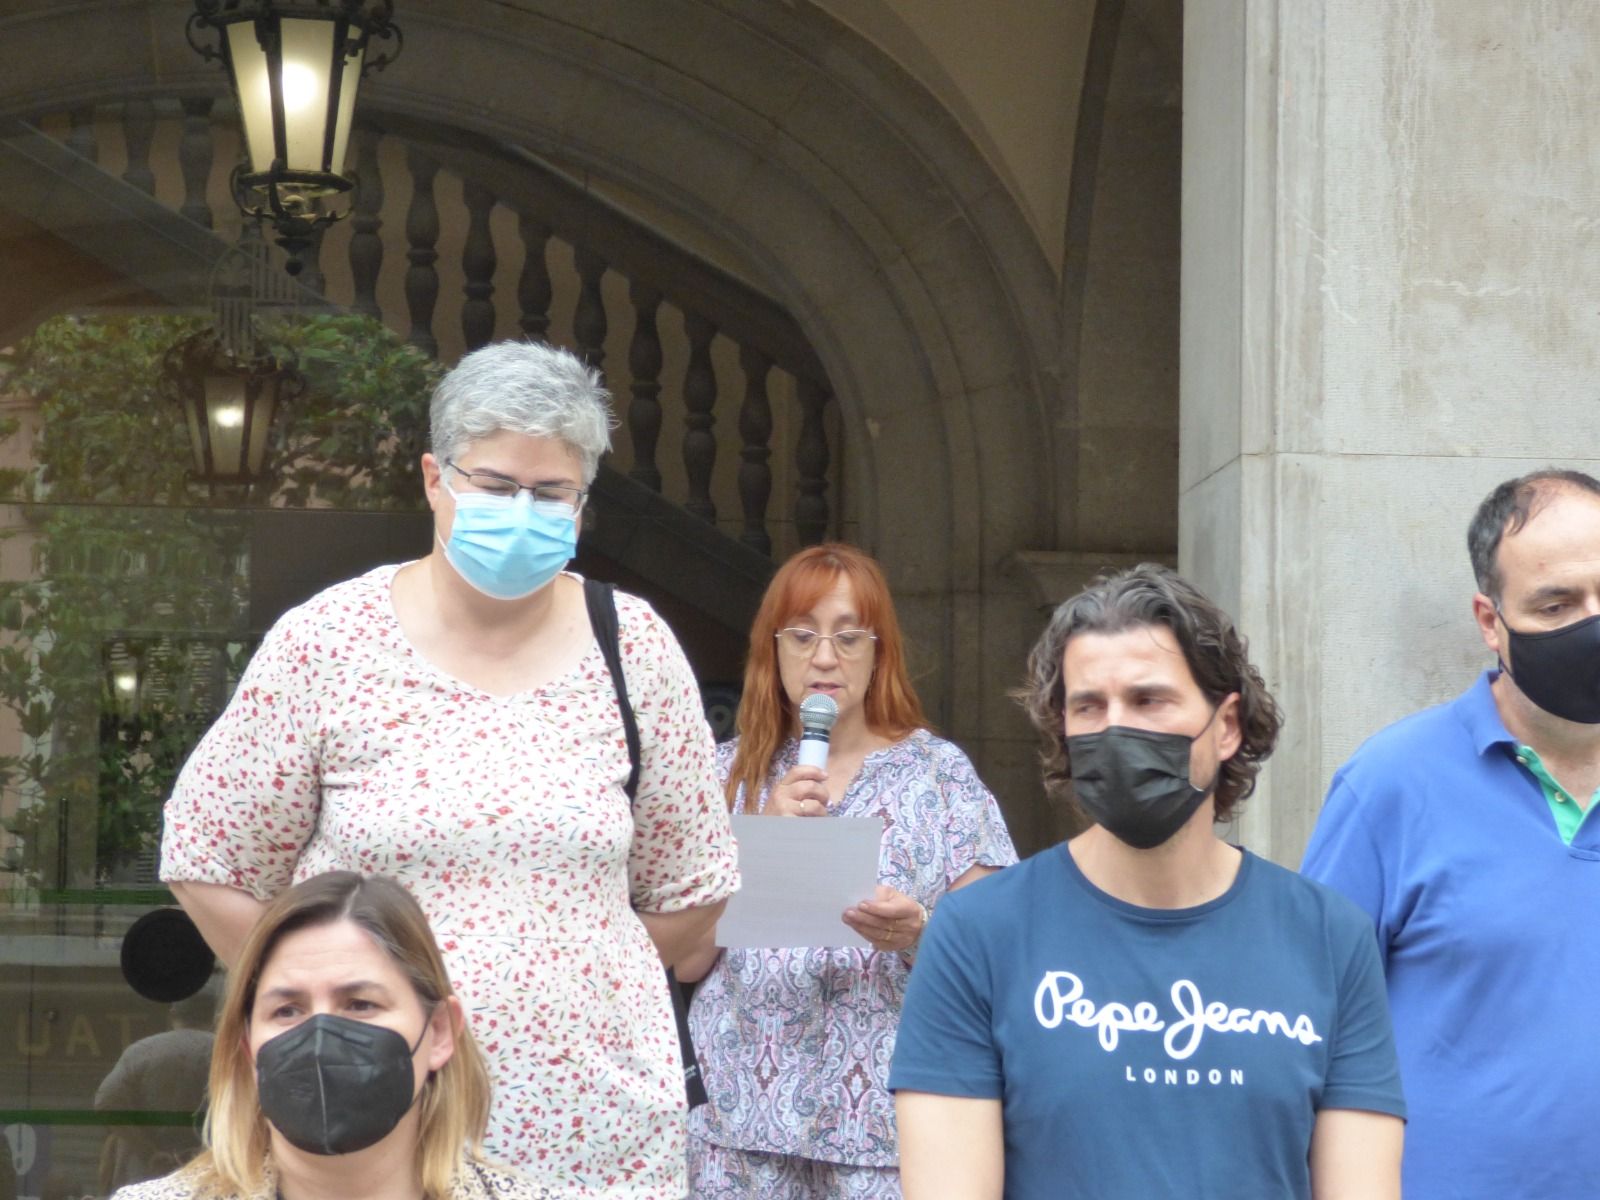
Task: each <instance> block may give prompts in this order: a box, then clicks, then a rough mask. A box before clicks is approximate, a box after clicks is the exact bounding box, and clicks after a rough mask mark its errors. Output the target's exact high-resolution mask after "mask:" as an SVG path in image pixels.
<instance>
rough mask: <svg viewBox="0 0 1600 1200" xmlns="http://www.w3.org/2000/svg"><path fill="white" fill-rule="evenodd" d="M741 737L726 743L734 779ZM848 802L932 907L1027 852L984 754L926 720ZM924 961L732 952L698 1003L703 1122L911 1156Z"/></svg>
mask: <svg viewBox="0 0 1600 1200" xmlns="http://www.w3.org/2000/svg"><path fill="white" fill-rule="evenodd" d="M736 745H737V743H736V742H729V743H726V744H724V745H722V746H720V747H718V751H717V763H718V767H719V770H720V772H721V774H722V775H723V776H724V778H726V775H727V772H728V769H729V767H730V765H731V764H732V761H733V752H734V748H735V746H736ZM795 755H796V746H795V743H794V742H793V741H791V742H789V743H788V744H786V745H785V746H783V747H782V748H781V749H780V750H779V752H778V754H777V756H776V761H775V762H774V765H773V774H772V779H773V780H774V781H775V780H777V779H781V778H782V777H783V776H784V775H785V774H786V773H787V772H788V771H789V770H790V768H792V767H793V766H794V764H795ZM769 787H770V784H769ZM768 794H769V792H768V791H766V790H764V791H763V792H762V794H761V797H760V800H759V804H760V806H761V807H765V806H766V802H767V797H768ZM740 804H741V806H742V804H743V798H742V793H741V799H740ZM835 815H837V816H842V817H871V816H881V817H883V819H884V825H885V829H884V835H883V844H882V848H881V850H880V851H879V858H878V880H879V882H881V883H886V884H888V885H889V886H890V887H893V888H896V889H898V890H899V891H901V892H904V893H905V894H906V895H908V896H910V897H912V898H913V899H915V900H918V901H920V902H921V903H923V904H925V905H927V906H929V907H930V908H931V907H932V906H933V905H934V903H935V902H936V901H937V900H938V899H939V897H940V896H942V895H943V894H944V893H945V892H946V891H947V890H948V889H949V887H950V885H951V884H952V883H954V882H955V881H956V880H957V879H959V878H960V877H961V876H962V875H963V874H965V873H966V871H967V870H968V869H970V868H971V867H974V866H979V865H982V866H990V867H1003V866H1008V865H1009V864H1011V863H1014V862H1016V861H1017V853H1016V851H1015V850H1014V849H1013V848H1012V845H1011V837H1010V835H1009V834H1008V833H1007V832H1006V827H1005V821H1004V819H1003V818H1002V817H1001V815H1000V809H999V806H998V805H997V804H996V803H995V799H994V797H993V796H992V795H990V793H989V789H988V788H986V787H984V785H983V783H982V781H981V780H979V778H978V776H977V772H975V771H974V770H973V768H972V763H971V762H969V761H968V760H967V756H966V755H965V754H963V753H962V752H961V751H960V750H959V749H957V748H956V747H955V746H954V745H952V744H951V743H949V742H947V741H945V740H943V739H942V738H938V737H935V736H934V735H933V734H931V733H928V732H927V731H926V730H918V731H917V732H915V733H912V734H911V735H910V736H909V737H906V738H904V739H903V740H901V741H899V742H896V743H895V744H894V745H892V746H887V747H885V748H884V749H882V750H879V751H876V752H874V753H872V754H869V755H868V756H867V758H866V760H865V761H864V762H863V763H862V765H861V770H860V771H859V772H858V773H857V775H856V778H855V780H854V781H853V782H852V783H851V784H850V787H849V790H848V791H846V793H845V795H844V799H843V800H842V802H841V803H840V805H839V807H838V808H837V810H836V813H835ZM809 819H812V820H826V819H827V818H809ZM862 899H867V897H865V896H864V897H862ZM911 970H912V966H911V963H910V962H909V961H908V960H907V959H906V957H905V956H903V955H901V954H898V953H893V954H885V953H879V952H877V951H872V950H855V949H807V950H800V949H794V950H728V951H725V952H724V953H723V954H722V957H721V958H719V959H718V960H717V963H716V965H715V966H714V967H713V968H712V969H711V972H710V973H709V974H708V975H707V976H706V978H705V980H704V981H703V982H702V983H701V984H700V987H699V989H698V990H697V991H696V992H695V996H694V1002H693V1005H692V1006H691V1008H690V1011H689V1028H690V1031H691V1034H692V1036H693V1039H694V1043H695V1047H696V1049H697V1051H698V1053H699V1057H700V1067H701V1070H702V1071H703V1072H704V1075H705V1082H706V1089H707V1091H708V1093H709V1094H710V1097H711V1102H710V1103H709V1104H706V1105H702V1106H701V1107H699V1108H697V1109H695V1110H694V1112H693V1113H692V1114H691V1115H690V1118H689V1122H690V1129H691V1131H692V1132H693V1133H694V1134H695V1135H696V1136H697V1137H701V1138H704V1139H705V1140H707V1141H709V1142H712V1143H714V1144H716V1145H719V1146H726V1147H730V1148H732V1149H739V1150H757V1151H763V1152H766V1153H773V1154H792V1155H798V1156H800V1157H803V1158H811V1159H818V1160H821V1161H824V1162H836V1163H847V1164H851V1165H855V1166H874V1167H893V1166H896V1165H898V1161H899V1158H898V1146H897V1142H896V1139H895V1127H894V1097H893V1096H891V1095H890V1094H889V1091H888V1088H887V1086H886V1084H887V1083H888V1079H889V1060H890V1058H891V1057H892V1056H893V1054H894V1038H895V1028H896V1026H897V1025H898V1024H899V1020H900V1004H901V1001H902V1000H903V999H904V997H905V989H906V983H907V981H908V979H909V975H910V971H911Z"/></svg>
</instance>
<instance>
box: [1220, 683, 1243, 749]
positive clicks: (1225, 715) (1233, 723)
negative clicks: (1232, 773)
mask: <svg viewBox="0 0 1600 1200" xmlns="http://www.w3.org/2000/svg"><path fill="white" fill-rule="evenodd" d="M1242 704H1243V701H1242V700H1241V699H1240V696H1239V693H1238V692H1229V693H1228V694H1227V695H1226V696H1224V697H1223V698H1222V703H1221V704H1219V705H1217V727H1218V729H1220V730H1221V736H1220V737H1219V739H1218V741H1217V758H1218V760H1219V761H1220V762H1227V761H1228V760H1229V759H1230V758H1232V757H1233V756H1234V755H1235V754H1237V753H1239V747H1240V746H1242V745H1244V729H1243V728H1242V727H1241V725H1240V714H1241V705H1242Z"/></svg>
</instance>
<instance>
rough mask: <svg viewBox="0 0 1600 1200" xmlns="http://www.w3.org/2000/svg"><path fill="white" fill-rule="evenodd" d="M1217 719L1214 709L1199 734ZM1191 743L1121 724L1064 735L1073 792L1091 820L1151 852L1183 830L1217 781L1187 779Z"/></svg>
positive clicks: (1176, 735) (1177, 735) (1179, 736)
mask: <svg viewBox="0 0 1600 1200" xmlns="http://www.w3.org/2000/svg"><path fill="white" fill-rule="evenodd" d="M1216 717H1217V712H1216V710H1213V712H1212V714H1211V720H1208V721H1207V722H1206V723H1205V725H1204V726H1202V727H1201V730H1200V733H1204V732H1205V731H1206V729H1209V728H1210V727H1211V721H1214V720H1216ZM1199 736H1200V734H1196V735H1195V737H1199ZM1194 741H1195V738H1194V737H1187V736H1185V735H1184V734H1181V733H1157V732H1155V731H1154V730H1150V729H1130V728H1128V727H1127V726H1125V725H1113V726H1111V727H1110V728H1109V729H1104V730H1102V731H1100V732H1099V733H1080V734H1075V735H1074V736H1072V737H1069V738H1068V739H1067V760H1068V762H1070V763H1071V764H1072V792H1073V795H1074V796H1076V797H1077V800H1078V803H1079V804H1081V805H1082V806H1083V810H1084V812H1086V813H1088V815H1089V817H1090V818H1091V819H1092V820H1093V821H1094V823H1095V824H1097V825H1103V826H1104V827H1105V828H1106V831H1107V832H1108V833H1111V834H1113V835H1115V836H1116V837H1117V838H1118V839H1119V840H1121V841H1123V842H1126V843H1127V844H1128V845H1130V846H1132V847H1134V848H1135V849H1136V850H1152V849H1154V848H1155V847H1157V846H1159V845H1161V843H1163V842H1165V841H1166V840H1167V839H1168V838H1170V837H1172V835H1173V834H1175V833H1177V832H1178V830H1180V829H1182V828H1183V827H1184V825H1185V824H1186V823H1187V822H1188V820H1189V818H1190V817H1192V816H1194V811H1195V809H1197V808H1199V807H1200V805H1201V804H1202V803H1204V801H1205V798H1206V797H1207V796H1209V795H1210V794H1211V791H1212V788H1215V787H1216V785H1217V784H1216V780H1215V779H1213V780H1212V781H1211V786H1210V787H1204V788H1197V787H1195V786H1194V785H1193V784H1191V783H1190V782H1189V748H1190V747H1191V746H1193V745H1194ZM1218 770H1219V774H1220V768H1219V769H1218Z"/></svg>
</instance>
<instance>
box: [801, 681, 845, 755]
mask: <svg viewBox="0 0 1600 1200" xmlns="http://www.w3.org/2000/svg"><path fill="white" fill-rule="evenodd" d="M838 719H839V706H838V705H837V704H836V703H834V699H833V697H832V696H825V695H823V694H822V693H821V692H813V693H812V694H811V695H809V696H807V697H806V698H805V699H804V700H802V701H801V702H800V765H801V766H802V767H821V768H822V769H824V770H826V769H827V766H828V735H829V734H831V733H832V732H833V723H834V722H835V721H837V720H838Z"/></svg>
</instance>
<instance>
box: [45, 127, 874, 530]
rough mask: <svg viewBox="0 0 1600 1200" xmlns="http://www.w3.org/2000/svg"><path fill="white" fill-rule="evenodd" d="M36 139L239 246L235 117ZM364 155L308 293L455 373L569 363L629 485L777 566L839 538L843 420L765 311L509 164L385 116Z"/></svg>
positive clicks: (671, 252)
mask: <svg viewBox="0 0 1600 1200" xmlns="http://www.w3.org/2000/svg"><path fill="white" fill-rule="evenodd" d="M38 124H39V125H40V127H41V128H42V129H44V130H45V131H46V132H49V133H51V134H52V135H53V136H55V137H57V138H59V139H60V140H61V141H63V142H64V143H65V144H66V145H67V146H68V147H69V148H71V149H73V150H74V151H76V152H77V153H79V154H81V155H83V156H84V157H86V158H88V159H90V160H92V161H95V162H97V163H98V164H99V165H100V166H102V167H103V168H105V169H107V170H110V171H112V172H113V173H115V174H118V175H120V176H121V178H122V179H123V180H124V181H125V182H127V183H128V184H130V185H132V186H133V187H136V188H139V189H140V190H141V191H143V192H145V193H146V194H149V195H151V196H154V197H155V198H156V199H158V200H160V201H162V202H163V203H165V204H167V205H168V206H169V207H170V208H172V209H173V210H175V211H176V212H177V213H179V214H181V215H182V216H184V217H186V218H188V219H189V220H191V221H193V222H196V223H197V224H199V225H201V226H204V227H206V228H208V229H215V230H216V231H217V233H218V235H219V236H223V237H231V236H235V235H236V233H237V231H238V230H239V227H240V217H239V214H238V212H237V210H236V209H235V208H234V206H233V205H232V203H231V202H230V201H228V199H227V191H226V186H225V183H224V181H225V178H226V174H227V172H228V170H229V169H230V168H231V166H232V163H233V161H234V159H235V158H236V157H237V153H238V140H237V135H236V132H235V130H236V124H237V123H236V120H235V118H234V117H233V115H232V105H231V102H228V101H215V102H213V101H211V100H208V99H203V98H186V99H183V100H182V101H172V102H164V101H152V100H130V101H127V102H125V103H121V104H117V105H99V106H96V107H94V108H92V109H83V110H79V111H76V112H73V113H70V114H54V115H50V116H46V117H42V118H40V120H39V121H38ZM353 147H354V148H353V155H352V157H353V162H354V166H355V170H356V173H357V176H358V186H357V188H356V190H355V192H354V195H353V200H352V213H351V218H350V219H349V220H348V221H346V222H343V223H341V224H339V225H336V226H334V227H332V229H331V230H329V231H327V232H326V234H325V235H324V236H322V237H320V238H319V239H318V240H317V243H316V244H315V245H314V246H313V247H312V249H311V251H310V252H309V254H308V259H307V264H306V268H305V271H304V273H303V274H302V276H301V282H302V283H303V284H304V285H305V286H306V287H307V288H308V289H309V290H311V291H313V292H317V293H320V294H321V295H323V296H325V297H326V298H327V300H328V302H329V303H330V304H332V305H334V306H338V307H346V308H350V309H353V310H355V311H358V312H362V313H366V314H368V315H371V316H374V317H377V318H379V319H381V320H383V321H384V322H385V323H386V324H387V325H388V326H389V327H390V328H392V329H394V330H396V331H397V332H399V333H400V334H402V335H404V336H405V337H407V338H408V339H409V340H410V341H411V342H412V343H413V344H415V345H416V346H418V347H419V348H421V349H423V350H425V351H426V352H428V353H429V354H434V355H438V356H440V357H443V358H445V359H446V360H453V359H454V358H455V357H457V356H459V355H460V354H461V353H463V352H465V351H467V350H471V349H474V348H476V347H478V346H481V345H483V344H485V343H486V342H488V341H491V340H493V339H495V338H503V337H516V336H526V337H530V338H539V339H547V340H551V341H555V342H561V343H565V344H567V345H570V346H571V347H572V348H573V349H574V350H575V351H576V352H577V353H578V354H579V355H581V356H582V357H583V359H584V360H585V361H586V362H588V363H589V364H590V365H591V366H594V367H595V368H597V369H599V370H601V371H603V372H604V373H605V374H606V375H607V382H608V386H610V387H611V388H612V390H613V392H614V394H615V396H616V403H617V408H618V410H619V412H620V413H621V414H622V416H623V424H624V427H625V429H626V432H627V437H626V439H619V440H623V441H625V442H626V445H619V446H618V448H617V450H616V452H615V453H614V455H613V465H614V466H615V467H617V469H618V470H620V471H623V472H625V473H626V474H627V475H628V476H629V477H630V478H632V479H633V480H635V481H637V482H638V483H639V484H641V485H643V486H644V487H646V488H649V489H651V490H652V491H654V492H657V493H660V494H661V495H663V496H664V497H665V498H666V499H668V500H670V501H671V502H672V503H674V504H676V505H679V506H681V507H682V508H683V509H685V510H687V511H688V512H690V513H692V514H694V515H695V516H697V517H699V518H701V519H703V520H705V521H707V522H711V523H712V524H714V525H715V526H716V527H717V528H718V529H720V530H721V531H722V532H723V533H725V534H726V535H727V536H729V537H731V538H736V539H737V540H738V541H740V542H742V543H743V544H744V545H746V546H748V547H750V548H751V549H753V550H756V551H758V552H759V553H761V554H763V555H769V556H771V555H776V556H780V557H781V556H783V555H786V554H787V553H789V552H790V551H792V550H793V549H795V548H797V547H798V546H801V545H808V544H812V543H814V542H817V541H820V540H822V539H824V538H826V537H829V536H838V535H839V534H840V533H841V527H842V524H843V522H842V521H841V514H840V510H839V503H838V498H839V490H838V485H837V480H838V479H839V478H840V475H841V471H840V468H839V463H840V460H841V458H842V450H843V449H844V447H843V445H842V443H841V440H840V436H839V419H838V415H837V411H836V409H837V406H836V405H834V404H833V403H832V399H833V396H832V390H831V388H830V386H829V383H828V379H827V375H826V372H825V371H824V370H823V368H822V366H821V363H820V362H819V360H818V358H817V356H816V353H815V352H814V350H813V349H812V347H811V345H810V343H809V342H808V341H807V339H806V337H805V335H804V334H803V332H802V331H801V329H800V327H799V325H798V324H797V323H796V322H795V321H794V319H793V318H792V317H791V316H790V315H789V314H788V313H787V312H786V311H785V310H784V309H783V308H782V307H781V306H780V305H778V304H777V303H775V302H774V301H773V300H772V299H771V298H770V297H769V296H767V295H766V294H764V293H763V292H761V291H760V290H758V289H756V288H754V287H752V286H750V285H749V284H748V283H746V282H744V281H743V280H742V279H741V278H739V277H738V276H737V275H736V274H734V273H733V272H731V271H729V270H727V269H724V268H723V267H720V266H717V265H715V264H713V263H712V262H711V261H710V259H709V256H708V254H707V253H697V252H694V251H691V250H689V249H686V248H685V247H684V246H682V245H680V244H679V243H678V242H675V241H674V240H673V239H672V238H669V237H667V236H666V235H664V234H663V233H662V232H660V231H659V229H657V228H656V227H654V226H653V225H652V224H651V223H650V222H649V221H647V220H643V219H640V218H639V217H637V216H635V215H632V214H631V213H630V212H628V211H625V209H624V208H623V207H622V205H620V204H619V203H617V202H614V201H612V200H610V199H607V198H605V197H603V196H601V195H599V194H598V193H597V192H596V191H595V190H594V189H592V188H590V187H586V186H585V185H583V184H581V183H579V182H578V181H576V180H574V179H572V178H571V177H569V176H567V175H564V174H563V173H561V172H560V171H558V170H556V169H554V168H553V167H551V166H550V165H549V164H547V163H545V162H543V161H542V160H540V159H538V158H536V157H534V156H533V155H531V154H529V153H527V152H526V151H522V150H519V149H517V148H515V147H509V146H506V145H503V144H501V143H497V142H494V141H492V140H490V139H487V138H482V137H478V136H475V135H470V134H464V133H462V132H461V131H458V130H444V129H441V128H440V127H438V126H434V125H430V124H428V123H425V122H420V121H417V120H415V119H412V118H404V117H400V116H384V115H381V114H380V115H378V116H376V117H373V118H371V119H369V120H368V121H367V122H366V123H365V124H362V125H359V126H358V128H357V131H356V134H355V136H354V138H353ZM715 249H716V248H715V247H708V250H710V251H712V252H714V251H715ZM569 263H570V268H568V267H567V264H569ZM452 318H453V319H452ZM735 397H737V399H735ZM668 437H672V438H675V439H676V441H677V442H678V449H679V453H678V455H677V457H676V458H675V459H674V458H672V457H666V458H663V456H662V455H661V453H660V450H661V446H662V442H663V440H665V439H667V438H668ZM775 495H777V496H780V497H781V496H784V495H787V496H788V497H789V502H788V503H787V504H786V505H783V506H782V511H779V512H774V511H773V497H774V496H775Z"/></svg>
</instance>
